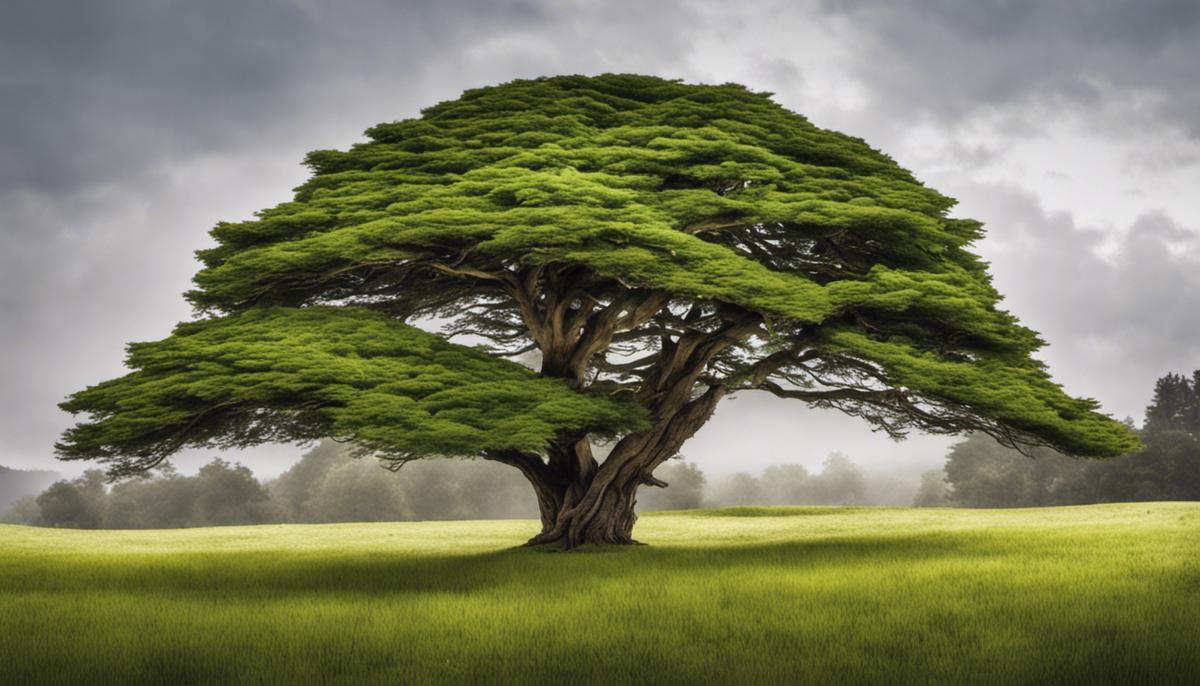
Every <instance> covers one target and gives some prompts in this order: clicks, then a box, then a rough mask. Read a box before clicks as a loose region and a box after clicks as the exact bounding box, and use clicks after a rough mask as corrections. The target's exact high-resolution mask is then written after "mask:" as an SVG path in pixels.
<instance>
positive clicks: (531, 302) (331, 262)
mask: <svg viewBox="0 0 1200 686" xmlns="http://www.w3.org/2000/svg"><path fill="white" fill-rule="evenodd" d="M366 134H367V137H368V140H367V141H366V142H363V143H360V144H358V145H355V146H353V147H352V148H351V149H349V150H347V151H334V150H322V151H316V152H313V153H311V154H310V155H309V156H308V158H307V164H308V165H309V166H310V167H311V168H312V170H313V176H312V178H311V179H309V180H308V181H307V182H306V183H305V184H303V185H302V186H300V187H299V188H298V189H297V190H296V194H295V197H294V198H293V199H292V200H290V201H288V202H284V203H281V204H279V205H277V206H275V207H273V208H269V209H266V210H263V211H262V212H259V213H258V214H257V217H256V218H254V219H252V220H249V221H242V222H235V223H221V224H219V225H218V226H217V227H216V228H215V229H214V230H213V231H212V236H213V238H214V239H215V241H216V245H215V246H214V247H212V248H209V249H205V250H202V251H200V253H199V257H200V259H201V261H202V262H203V264H204V267H203V269H202V270H201V271H200V272H199V273H198V274H197V275H196V277H195V284H196V288H195V289H194V290H192V291H191V292H190V293H189V294H188V298H189V299H190V300H191V302H192V303H193V304H195V305H196V306H197V308H199V309H200V310H201V311H202V312H204V313H206V314H208V315H210V316H211V318H210V319H205V320H201V321H198V322H194V323H190V324H184V325H181V326H180V327H179V328H178V329H177V331H176V332H175V334H173V335H172V336H171V337H170V338H168V339H166V340H164V341H160V342H157V343H142V344H136V345H134V346H131V348H130V357H129V364H130V366H131V367H132V368H133V369H134V370H135V371H134V372H133V373H132V374H130V375H128V376H126V377H122V378H121V379H117V380H115V381H110V382H107V383H104V384H100V385H98V386H95V387H92V388H90V389H87V390H85V391H83V392H81V393H78V394H76V395H75V396H72V397H71V398H70V399H69V400H68V401H67V402H66V403H64V404H63V407H64V408H65V409H67V410H68V411H70V412H74V413H87V414H89V415H90V416H91V419H90V421H86V422H84V423H81V424H80V425H78V426H76V427H75V428H74V429H72V430H70V431H69V432H67V434H66V436H65V438H64V440H63V442H62V443H61V444H60V446H59V450H60V454H61V455H62V456H63V457H64V458H67V459H93V458H98V459H102V460H107V461H109V462H111V463H112V465H113V470H114V471H116V472H118V473H120V472H128V471H136V470H138V469H143V468H145V467H146V466H148V465H151V464H155V463H157V462H158V461H159V460H161V459H163V458H164V457H165V456H167V455H169V454H170V453H171V452H173V451H174V450H175V449H177V448H178V447H181V446H183V445H218V446H220V445H248V444H251V443H256V442H261V441H267V440H310V439H314V438H318V437H321V436H325V435H335V436H339V437H345V438H351V439H353V440H355V441H356V442H358V443H359V444H360V445H362V446H364V447H365V448H366V449H369V450H373V451H376V452H378V453H380V454H385V455H391V456H394V457H398V458H401V459H403V458H407V457H420V456H432V455H468V456H469V455H478V454H479V453H480V452H481V451H487V450H492V451H496V450H520V451H527V452H534V453H541V452H544V451H545V450H546V449H547V446H548V445H549V444H550V442H552V441H554V440H561V441H563V442H564V444H570V443H572V442H574V441H576V440H578V439H579V437H581V436H586V435H587V434H589V433H590V434H596V435H598V436H601V437H605V436H614V435H620V434H623V433H627V432H629V431H633V430H637V429H639V428H643V427H644V426H645V424H644V422H643V419H644V415H645V414H647V413H642V412H640V411H639V410H638V409H637V408H635V407H633V406H632V405H631V404H623V403H619V402H617V401H615V400H613V399H612V398H610V397H606V396H603V395H602V394H604V393H616V392H618V391H620V392H621V393H620V396H619V397H621V398H629V397H639V398H640V399H641V402H642V404H643V405H647V406H649V405H652V404H653V403H654V402H657V401H656V400H654V398H660V397H665V396H662V395H655V394H653V393H650V392H648V391H647V392H643V391H645V390H646V389H644V388H642V387H641V386H638V385H637V383H636V382H631V381H630V373H628V372H626V373H616V372H613V371H612V370H611V368H610V367H608V366H606V362H607V361H606V359H605V354H606V348H607V346H608V345H610V344H612V339H611V338H608V339H606V338H605V336H606V335H610V334H611V333H612V332H611V331H610V332H608V333H605V330H604V328H603V325H604V324H605V323H606V322H607V323H611V321H613V320H616V319H619V317H613V318H610V319H604V317H598V316H597V317H592V318H588V317H587V315H588V314H589V312H592V311H593V310H592V309H590V308H595V310H594V311H595V312H597V313H599V312H603V310H604V308H611V309H612V310H613V313H614V314H621V313H625V312H626V310H625V309H624V308H625V307H626V304H625V303H626V299H627V298H628V297H630V296H634V295H636V296H644V295H645V294H658V295H663V296H664V297H665V299H663V300H661V302H663V303H665V304H664V305H662V306H661V307H662V309H661V311H660V312H657V313H651V315H652V316H648V317H647V318H645V319H642V320H640V321H636V322H633V323H628V324H627V326H628V329H630V330H621V331H619V333H620V335H621V336H622V337H623V338H622V341H623V342H624V344H625V345H626V346H629V347H630V348H632V349H640V351H641V352H646V351H651V352H657V353H658V354H660V355H661V353H662V352H663V350H665V349H666V348H667V347H668V346H669V345H671V344H672V343H671V342H670V341H668V340H666V339H664V335H665V336H666V337H667V338H670V337H671V336H675V337H676V338H678V337H679V336H684V335H691V336H709V337H713V338H715V339H717V340H719V339H720V337H721V336H724V335H725V333H724V330H722V329H720V328H719V325H721V324H722V323H723V322H725V321H727V320H731V319H738V318H739V317H740V318H741V321H747V320H750V321H752V322H753V323H754V325H755V328H754V329H753V333H752V334H750V333H748V334H744V335H743V337H742V338H740V339H739V340H738V341H736V344H735V345H728V344H724V345H726V346H727V347H728V349H725V348H721V350H720V352H719V353H717V354H715V356H714V357H711V358H706V359H700V360H699V362H696V364H701V365H703V366H705V367H706V368H705V369H703V370H701V371H704V372H705V376H704V377H703V378H704V379H705V381H704V382H703V383H709V384H714V385H724V386H725V387H726V388H727V389H728V390H739V389H749V388H761V389H766V390H769V391H771V392H777V393H778V392H780V391H782V392H783V393H785V394H786V393H788V392H791V393H792V395H790V396H789V397H801V398H802V399H805V400H808V401H809V402H815V403H817V404H819V405H825V406H832V407H837V408H839V409H842V410H845V411H847V412H851V413H853V414H857V415H859V416H863V417H865V418H867V419H868V420H870V421H873V422H875V423H877V424H879V425H881V426H883V427H884V428H886V429H887V430H888V431H889V432H891V433H893V434H894V435H897V436H899V435H903V434H904V433H905V432H906V431H907V430H909V429H912V428H918V429H922V430H926V431H935V432H942V433H958V432H962V431H964V430H967V429H977V430H983V431H988V432H990V433H993V434H996V435H1001V436H1003V437H1004V438H1005V439H1006V440H1019V441H1026V442H1029V441H1032V442H1041V443H1046V444H1050V445H1053V446H1055V447H1057V448H1059V449H1062V450H1064V451H1067V452H1071V453H1074V454H1080V455H1089V456H1113V455H1118V454H1121V453H1123V452H1127V451H1128V450H1131V449H1132V448H1133V447H1134V446H1135V445H1136V438H1135V437H1134V436H1133V435H1132V434H1131V433H1130V432H1129V431H1127V430H1126V429H1125V428H1124V427H1122V426H1121V425H1119V424H1117V423H1116V422H1113V421H1112V420H1111V419H1109V418H1108V417H1106V416H1104V415H1101V414H1099V413H1098V411H1097V409H1098V408H1097V404H1096V403H1095V402H1094V401H1092V400H1087V399H1074V398H1071V397H1069V396H1067V395H1066V394H1064V393H1063V391H1062V390H1061V389H1060V388H1059V387H1058V386H1057V385H1056V384H1054V383H1053V382H1052V381H1051V380H1050V378H1049V376H1048V374H1047V372H1046V370H1045V368H1044V366H1043V365H1042V364H1041V363H1040V362H1039V361H1037V360H1036V359H1035V358H1034V357H1033V356H1032V354H1033V353H1034V352H1035V351H1036V349H1037V348H1038V347H1039V346H1040V345H1041V341H1040V340H1039V339H1038V337H1037V335H1036V334H1035V333H1034V332H1032V331H1030V330H1029V329H1026V328H1024V327H1022V326H1020V325H1019V324H1018V323H1017V322H1016V320H1015V319H1014V318H1013V317H1012V316H1011V315H1009V314H1008V313H1006V312H1004V311H1003V310H1001V309H999V307H998V303H999V300H1000V296H999V295H998V294H997V293H996V291H995V289H994V288H993V287H992V285H991V282H990V277H989V276H988V274H987V272H986V268H985V267H986V265H985V264H984V262H983V261H982V260H981V259H980V258H979V257H977V256H976V255H975V254H973V253H972V252H971V251H970V247H971V244H972V243H973V242H974V241H976V240H977V239H979V238H980V236H981V235H982V229H981V227H980V225H979V224H978V223H977V222H974V221H972V220H968V219H961V218H952V217H949V216H948V213H949V210H950V208H951V207H952V205H953V204H954V201H953V200H951V199H950V198H947V197H945V196H943V195H941V194H940V193H938V192H936V191H934V190H932V189H929V188H927V187H925V186H924V185H922V184H921V183H920V182H918V181H917V180H915V179H914V178H913V177H912V175H911V174H910V173H909V172H907V171H906V170H904V169H902V168H901V167H899V166H898V165H897V164H896V163H895V162H894V161H893V160H892V159H890V158H889V157H887V156H886V155H884V154H883V153H881V152H879V151H876V150H874V149H872V148H870V147H869V146H868V145H867V144H866V143H864V142H863V141H862V140H860V139H857V138H853V137H850V136H846V135H843V134H840V133H837V132H833V131H828V130H823V129H820V128H818V127H816V126H814V125H812V124H811V123H810V122H809V121H808V120H806V119H805V118H804V117H802V116H800V115H798V114H795V113H793V112H789V111H788V110H786V109H784V108H783V107H781V106H779V105H778V104H776V103H775V102H773V101H772V100H771V99H770V94H767V93H756V92H751V91H749V90H747V89H745V88H744V87H742V86H738V85H735V84H725V85H690V84H684V83H680V82H677V81H668V80H663V79H658V78H653V77H645V76H635V75H613V74H608V75H603V76H598V77H582V76H564V77H554V78H545V79H536V80H527V81H514V82H511V83H507V84H503V85H500V86H496V87H490V88H482V89H476V90H470V91H467V92H466V93H464V94H463V95H462V97H460V98H458V99H457V100H454V101H449V102H443V103H440V104H438V105H436V106H434V107H430V108H428V109H426V110H424V111H423V112H422V115H421V117H419V118H416V119H408V120H404V121H398V122H392V123H386V124H380V125H378V126H376V127H373V128H372V129H370V130H368V131H367V132H366ZM538 269H545V270H546V271H545V272H544V273H540V272H538V271H536V270H538ZM539 273H540V274H541V275H540V276H539V275H538V274H539ZM530 274H533V276H532V277H530V276H529V275H530ZM547 274H550V276H548V275H547ZM527 277H528V279H527ZM539 279H541V281H539ZM526 280H528V281H529V283H526ZM564 283H565V284H566V285H565V286H564V285H563V284H564ZM527 287H528V288H527ZM528 289H532V291H530V292H528V293H526V292H525V291H526V290H528ZM564 294H565V295H564ZM559 295H564V303H563V307H565V308H566V309H565V310H564V309H561V308H560V309H557V310H554V309H553V308H552V307H551V305H550V303H551V301H552V300H554V299H555V298H556V297H558V296H559ZM655 297H657V295H655ZM368 310H370V311H368ZM551 310H553V311H551ZM688 311H690V312H692V313H694V314H695V317H691V315H689V318H686V319H683V318H681V315H679V314H678V313H679V312H688ZM564 312H565V314H566V316H562V315H563V313H564ZM429 315H436V316H439V317H443V318H446V319H450V320H453V321H454V322H455V323H456V324H457V325H460V326H461V329H460V330H461V331H465V332H467V333H472V334H476V335H478V336H481V337H482V338H484V339H487V341H488V346H489V351H490V352H491V353H493V354H494V355H496V356H498V357H503V356H511V355H513V354H515V351H518V350H526V349H529V348H531V347H539V346H540V347H541V348H542V352H543V353H547V354H549V353H548V347H550V346H552V345H557V344H561V342H562V341H563V340H564V339H565V338H568V337H570V336H575V335H577V334H579V332H580V331H583V332H585V333H584V338H585V340H586V341H588V345H591V344H592V343H595V345H596V348H595V350H592V351H591V352H589V353H588V354H587V355H583V356H582V358H580V359H582V360H583V362H582V363H580V364H583V366H584V368H581V369H578V370H571V373H563V370H561V369H559V370H550V372H549V373H548V375H551V376H563V377H565V378H569V379H570V378H572V377H573V379H574V383H572V384H570V385H567V384H564V383H561V382H559V381H556V380H551V379H538V378H535V377H534V375H533V374H531V373H529V372H527V371H525V370H522V369H519V368H517V367H516V366H514V365H511V364H509V363H506V362H504V361H502V360H498V359H495V358H494V357H488V356H487V355H486V354H484V353H483V352H477V351H472V350H468V349H466V348H463V347H459V346H454V345H451V344H449V343H446V342H442V341H438V340H437V339H436V338H435V337H433V336H430V335H428V334H423V333H420V332H419V331H417V330H415V329H413V328H411V327H408V326H405V325H404V324H402V323H401V322H402V321H404V320H406V319H410V318H413V317H417V316H429ZM622 316H624V315H623V314H622ZM577 317H578V318H580V319H579V320H578V321H581V322H582V323H573V324H570V325H569V326H568V325H567V324H564V322H576V321H577V320H576V318H577ZM697 322H703V324H700V323H697ZM713 322H717V324H713ZM551 325H554V326H557V327H558V328H556V329H554V330H553V331H552V332H551V333H548V334H547V333H545V332H543V335H540V336H539V335H535V334H534V333H533V331H532V328H531V327H549V326H551ZM681 326H682V327H684V328H686V329H687V330H686V331H681V329H680V327H681ZM706 327H707V328H706ZM546 330H547V331H549V329H546ZM745 330H746V331H750V330H751V329H745ZM664 332H665V334H664ZM588 336H591V338H588ZM581 345H582V344H581ZM584 347H587V346H586V345H585V346H584ZM703 348H704V346H700V347H699V348H696V349H703ZM550 352H554V353H556V354H557V353H558V352H561V351H558V350H555V351H550ZM573 352H574V351H571V350H567V351H566V353H565V354H563V355H562V356H561V357H562V358H563V359H566V358H567V357H570V355H571V354H572V353H573ZM781 353H789V354H794V356H793V358H792V359H790V360H788V361H787V362H786V364H780V365H774V366H772V367H771V368H767V369H764V368H762V367H760V366H759V364H760V363H762V362H763V361H764V360H767V359H770V356H771V355H773V354H781ZM550 356H551V357H554V355H550ZM663 357H669V356H666V355H663ZM664 363H665V362H664ZM646 364H647V365H650V364H653V361H651V362H647V363H646ZM642 372H643V373H642V374H641V378H643V379H645V378H652V377H654V374H653V373H652V372H647V371H646V367H643V368H642ZM672 374H674V373H673V372H671V370H669V369H668V370H666V371H665V372H664V375H663V376H664V378H667V377H670V378H672V379H677V378H682V379H694V378H699V374H696V375H687V374H674V375H672ZM689 383H691V381H689ZM847 390H849V391H851V392H849V393H844V392H843V391H847ZM798 392H799V394H797V393H798ZM839 393H840V394H839ZM667 395H670V394H667ZM614 397H616V396H614ZM671 397H674V396H671ZM650 409H651V411H650V412H649V413H648V414H650V415H653V414H654V412H653V408H650ZM651 418H653V417H651Z"/></svg>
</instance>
